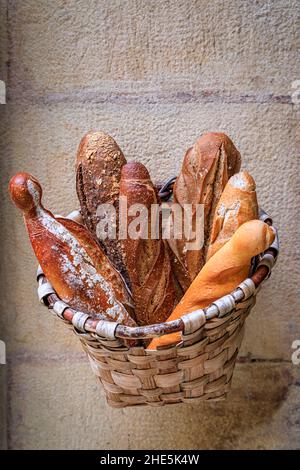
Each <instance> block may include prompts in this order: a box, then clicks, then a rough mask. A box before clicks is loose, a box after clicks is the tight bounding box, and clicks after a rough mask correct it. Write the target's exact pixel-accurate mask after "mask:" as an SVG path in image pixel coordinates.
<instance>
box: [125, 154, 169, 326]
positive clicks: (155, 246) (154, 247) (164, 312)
mask: <svg viewBox="0 0 300 470" xmlns="http://www.w3.org/2000/svg"><path fill="white" fill-rule="evenodd" d="M120 195H121V196H122V197H126V198H127V206H128V214H127V216H128V227H129V229H130V224H131V223H132V222H133V220H134V219H135V215H134V214H132V213H130V211H131V209H132V208H133V205H134V204H143V206H144V209H146V212H145V219H143V230H144V236H143V235H142V234H141V235H138V236H137V237H135V238H133V237H132V235H133V234H131V235H130V234H129V236H128V237H127V238H126V240H124V249H125V253H126V268H127V271H128V274H129V277H130V283H131V288H132V295H133V300H134V304H135V315H136V320H137V323H138V324H139V325H147V324H152V323H160V322H162V321H165V320H166V318H167V317H168V316H169V314H170V312H171V311H172V309H173V307H174V304H175V290H174V281H173V275H172V270H171V263H170V258H169V252H168V247H167V245H166V242H165V241H164V240H162V239H161V236H160V231H158V238H157V239H152V238H151V229H152V228H153V227H152V225H151V217H150V215H151V206H152V205H154V204H158V197H157V193H156V189H155V187H154V186H153V184H152V182H151V179H150V176H149V173H148V171H147V169H146V168H145V166H144V165H142V164H141V163H137V162H130V163H127V164H126V165H124V166H123V168H122V174H121V182H120Z"/></svg>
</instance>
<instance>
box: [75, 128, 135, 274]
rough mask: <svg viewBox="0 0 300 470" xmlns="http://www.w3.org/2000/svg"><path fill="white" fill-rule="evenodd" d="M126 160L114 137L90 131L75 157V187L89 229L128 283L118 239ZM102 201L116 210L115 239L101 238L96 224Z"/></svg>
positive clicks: (112, 222) (111, 222) (99, 216)
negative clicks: (121, 181)
mask: <svg viewBox="0 0 300 470" xmlns="http://www.w3.org/2000/svg"><path fill="white" fill-rule="evenodd" d="M125 163H126V159H125V157H124V155H123V153H122V151H121V149H120V148H119V146H118V145H117V143H116V142H115V141H114V139H113V138H112V137H110V136H109V135H108V134H105V133H104V132H101V131H99V132H89V133H88V134H86V135H85V136H84V137H83V139H82V140H81V142H80V145H79V148H78V152H77V160H76V187H77V194H78V199H79V202H80V207H81V213H82V217H83V220H84V223H85V225H86V226H87V228H88V229H89V230H90V232H92V233H93V234H95V235H96V236H97V235H98V236H97V238H98V240H99V243H100V245H101V247H102V248H103V249H104V252H105V253H106V255H107V256H108V258H109V259H110V261H111V262H112V263H113V265H114V266H115V267H116V269H118V271H120V273H121V274H122V276H123V277H124V278H125V280H126V282H127V283H128V281H129V278H128V276H127V273H126V268H125V263H124V252H123V247H122V243H121V241H119V240H118V236H117V235H118V211H119V185H120V177H121V169H122V166H123V165H124V164H125ZM100 204H112V205H113V206H114V207H115V209H116V213H117V219H116V221H114V220H111V221H110V223H109V224H110V225H111V226H112V225H113V224H114V222H116V225H115V227H116V238H115V239H110V238H106V239H100V238H99V232H98V234H97V224H98V223H99V221H100V219H101V217H103V216H102V215H101V214H100V213H99V212H98V214H97V208H98V207H99V205H100Z"/></svg>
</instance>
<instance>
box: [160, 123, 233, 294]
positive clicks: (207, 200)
mask: <svg viewBox="0 0 300 470" xmlns="http://www.w3.org/2000/svg"><path fill="white" fill-rule="evenodd" d="M240 165H241V156H240V153H239V151H238V150H237V149H236V147H235V146H234V144H233V142H232V141H231V140H230V138H229V137H228V136H227V135H225V134H223V133H218V132H208V133H206V134H204V135H203V136H201V137H200V138H199V139H198V140H197V141H196V142H195V144H194V146H193V147H191V148H190V149H189V150H188V151H187V152H186V154H185V157H184V160H183V164H182V168H181V172H180V174H179V176H178V178H177V180H176V182H175V184H174V189H173V194H174V203H178V204H180V206H182V207H183V206H184V204H192V205H193V211H192V214H193V215H192V229H193V230H195V228H196V204H203V205H204V224H203V225H204V226H203V228H204V244H203V246H202V248H201V249H199V250H187V249H186V246H187V244H186V243H187V240H185V239H184V238H183V239H181V240H175V239H172V238H171V240H170V241H169V245H170V248H171V250H172V252H173V254H174V256H173V269H174V271H175V273H176V277H177V279H178V281H179V283H180V285H181V286H182V288H183V290H184V291H186V289H187V288H188V287H189V285H190V283H191V282H192V281H193V279H194V278H195V277H196V275H197V274H198V272H199V271H200V269H201V268H202V266H203V265H204V263H205V254H206V251H207V245H208V241H209V238H210V230H211V226H212V221H213V215H214V211H215V208H216V205H217V203H218V201H219V198H220V196H221V194H222V191H223V189H224V187H225V185H226V183H227V181H228V179H229V178H230V177H231V176H232V175H233V174H235V173H236V172H238V171H239V169H240Z"/></svg>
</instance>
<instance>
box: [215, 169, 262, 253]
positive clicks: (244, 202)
mask: <svg viewBox="0 0 300 470" xmlns="http://www.w3.org/2000/svg"><path fill="white" fill-rule="evenodd" d="M255 189H256V188H255V181H254V179H253V178H252V176H251V175H250V174H249V173H248V172H247V171H241V172H240V173H236V174H235V175H233V176H232V177H231V178H230V179H229V181H228V183H227V185H226V186H225V189H224V191H223V193H222V195H221V197H220V199H219V202H218V204H217V207H216V210H215V214H214V219H213V223H212V228H211V233H210V240H209V246H208V250H207V255H206V261H207V260H208V259H209V258H211V257H212V256H213V254H214V253H215V252H216V251H218V250H219V249H220V248H221V247H222V246H223V245H224V244H225V243H226V242H228V241H229V240H230V238H231V237H232V235H233V234H234V233H235V231H236V230H237V229H238V227H239V226H240V225H242V224H243V223H245V222H247V221H248V220H253V219H258V204H257V197H256V191H255Z"/></svg>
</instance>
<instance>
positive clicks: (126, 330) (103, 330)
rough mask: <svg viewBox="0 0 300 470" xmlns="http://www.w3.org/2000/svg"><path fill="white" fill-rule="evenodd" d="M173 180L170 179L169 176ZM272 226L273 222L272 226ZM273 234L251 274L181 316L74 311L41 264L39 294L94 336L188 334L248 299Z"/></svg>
mask: <svg viewBox="0 0 300 470" xmlns="http://www.w3.org/2000/svg"><path fill="white" fill-rule="evenodd" d="M168 181H171V184H173V179H172V180H171V179H170V180H168ZM163 190H164V192H165V194H169V195H170V192H169V193H168V190H166V188H165V187H164V189H163ZM70 216H72V219H73V220H77V221H80V217H81V216H80V212H79V211H73V212H72V213H71V214H70ZM259 218H260V220H263V221H264V222H266V223H267V224H269V225H271V226H273V221H272V219H271V217H270V216H269V215H268V214H267V213H266V212H264V211H263V210H262V209H260V213H259ZM273 227H274V226H273ZM274 229H275V232H276V235H275V240H274V242H273V243H272V245H271V246H270V247H269V248H268V250H266V251H265V252H264V253H262V254H260V255H259V256H258V257H257V258H256V260H255V265H254V267H253V269H252V272H253V274H252V276H251V277H249V278H247V279H245V280H244V281H243V282H242V283H241V284H240V285H239V286H238V287H237V288H236V289H235V290H234V291H232V292H231V293H230V294H228V295H225V296H224V297H221V298H219V299H217V300H216V301H215V302H213V303H212V304H211V305H209V306H208V307H206V308H204V309H199V310H196V311H194V312H191V313H188V314H186V315H183V316H182V317H181V318H179V319H176V320H173V321H169V322H165V323H157V324H153V325H146V326H136V327H129V326H126V325H121V324H119V323H116V322H109V321H104V320H95V319H92V317H91V316H90V315H88V314H86V313H83V312H80V311H77V310H75V309H73V308H71V307H70V306H69V305H68V304H66V303H65V302H63V301H62V300H61V299H60V298H59V297H58V295H57V294H56V292H55V290H54V289H53V287H52V285H51V284H50V283H49V281H48V280H47V279H46V277H45V275H44V273H43V271H42V270H41V268H40V266H39V267H38V270H37V280H38V284H39V286H38V297H39V300H40V301H41V302H42V303H44V304H45V305H46V306H47V307H48V308H49V309H51V310H52V311H53V313H54V314H55V315H56V316H58V317H59V318H60V319H61V320H63V321H64V322H66V323H68V324H69V325H70V326H72V325H73V327H74V328H75V331H77V332H79V333H83V334H84V333H85V334H87V335H92V337H93V338H96V339H97V338H99V339H104V338H105V339H107V340H116V339H118V340H121V341H122V340H123V341H124V340H130V339H132V340H138V339H140V340H142V339H144V340H149V339H152V338H155V337H159V336H162V335H165V334H169V333H174V332H181V334H182V335H184V334H188V333H187V332H192V331H196V330H197V329H198V328H200V327H201V325H202V324H203V322H204V321H207V320H212V319H213V318H216V317H218V318H222V317H223V316H225V315H228V314H229V313H230V312H232V311H233V310H234V309H235V307H236V306H237V304H239V303H240V302H242V301H243V302H244V301H246V300H247V299H249V298H250V297H251V296H252V295H253V294H254V293H255V291H257V290H258V288H259V287H260V286H261V284H262V282H263V281H264V280H266V279H267V278H268V277H269V276H270V275H271V271H272V269H273V267H274V265H275V263H276V260H277V257H278V254H279V239H278V232H277V229H276V227H274ZM152 352H153V353H155V350H154V351H151V353H152Z"/></svg>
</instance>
